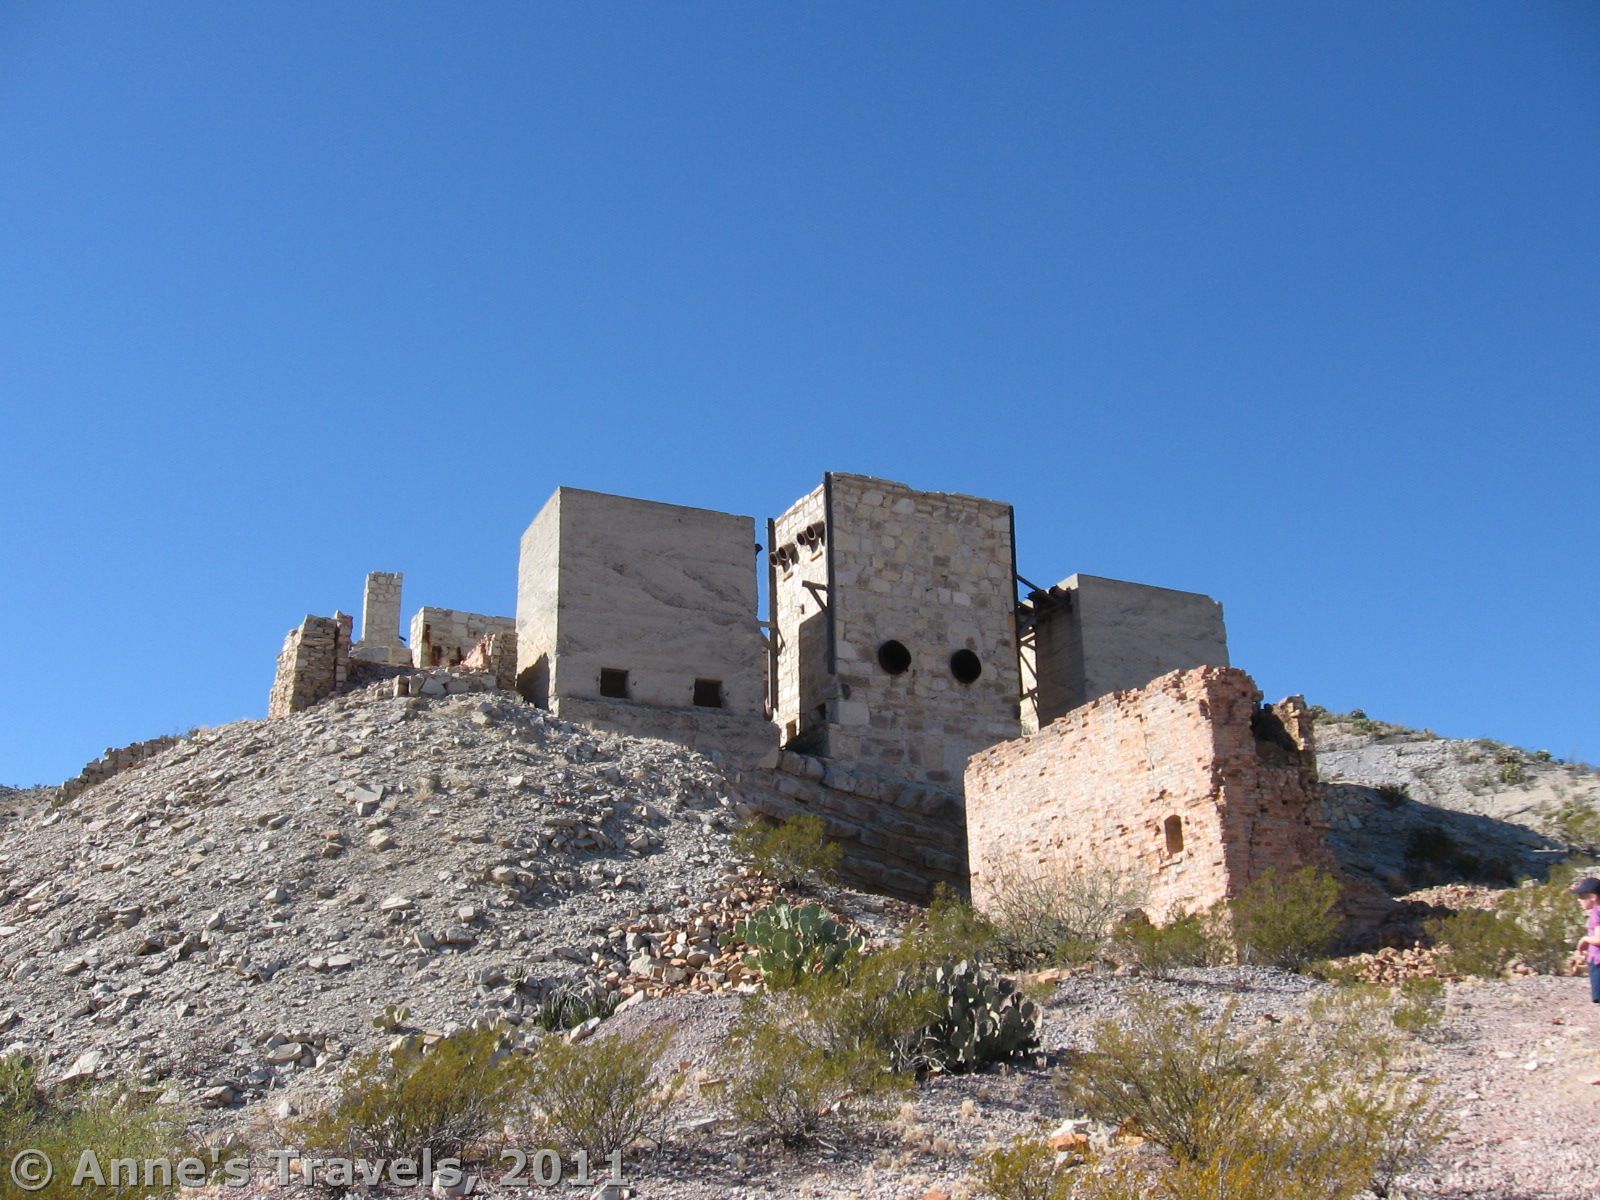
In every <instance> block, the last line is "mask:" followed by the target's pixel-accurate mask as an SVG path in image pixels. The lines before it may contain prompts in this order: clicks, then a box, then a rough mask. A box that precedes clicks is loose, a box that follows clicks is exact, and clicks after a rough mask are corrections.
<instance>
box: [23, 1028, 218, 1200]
mask: <svg viewBox="0 0 1600 1200" xmlns="http://www.w3.org/2000/svg"><path fill="white" fill-rule="evenodd" d="M180 1134H181V1122H180V1120H179V1118H178V1116H177V1115H176V1114H174V1113H172V1112H168V1111H162V1110H159V1109H157V1108H155V1107H154V1106H153V1105H151V1104H149V1103H148V1102H146V1101H144V1100H140V1099H138V1098H136V1097H134V1096H132V1095H130V1094H127V1093H122V1092H116V1093H111V1094H106V1095H94V1094H68V1093H63V1092H59V1091H56V1092H51V1091H47V1090H46V1089H44V1088H43V1087H41V1086H40V1084H39V1078H38V1068H37V1064H35V1063H34V1062H33V1060H32V1059H30V1058H28V1057H27V1056H25V1055H20V1054H11V1055H6V1056H4V1057H0V1147H3V1148H4V1160H3V1161H0V1200H24V1198H25V1197H42V1198H43V1200H66V1198H67V1197H76V1196H80V1195H82V1194H83V1193H84V1192H85V1190H87V1189H88V1188H90V1187H91V1186H92V1190H93V1192H94V1194H95V1195H97V1196H107V1197H114V1198H120V1197H130V1198H131V1197H136V1196H146V1195H150V1196H165V1195H170V1194H171V1193H172V1192H173V1191H174V1190H175V1186H167V1185H166V1183H165V1181H162V1180H160V1179H157V1180H156V1183H157V1186H153V1187H147V1186H145V1183H144V1179H143V1178H136V1179H129V1178H127V1177H126V1176H122V1177H121V1178H122V1182H117V1183H113V1182H111V1180H112V1178H113V1175H112V1170H113V1163H114V1162H116V1161H117V1160H131V1161H134V1162H137V1163H141V1164H142V1163H143V1162H144V1161H145V1160H147V1159H148V1160H152V1161H155V1160H160V1161H164V1162H175V1161H176V1160H178V1159H180V1158H182V1157H183V1153H182V1148H181V1145H180ZM24 1147H26V1148H29V1149H33V1150H38V1151H40V1152H42V1153H43V1154H45V1155H46V1156H48V1158H49V1160H50V1162H51V1163H52V1164H54V1167H55V1174H54V1177H53V1178H52V1179H51V1180H50V1181H49V1182H48V1183H47V1184H45V1185H44V1186H43V1187H41V1188H39V1189H38V1190H29V1189H27V1188H24V1187H23V1186H22V1183H21V1182H19V1180H18V1179H17V1178H16V1177H14V1175H13V1173H12V1171H11V1170H10V1169H9V1168H10V1165H11V1162H10V1160H11V1156H12V1154H14V1153H15V1152H17V1151H19V1150H21V1149H22V1148H24ZM90 1152H92V1154H93V1156H94V1160H95V1161H97V1162H98V1164H99V1167H100V1170H101V1171H102V1172H104V1173H105V1176H106V1180H107V1182H106V1184H105V1186H103V1187H102V1186H98V1185H90V1184H87V1183H86V1184H83V1185H79V1186H78V1187H74V1186H73V1185H72V1176H73V1173H74V1171H75V1169H76V1168H77V1166H78V1164H79V1163H80V1161H83V1156H84V1155H85V1154H86V1153H90ZM207 1165H209V1164H207ZM134 1174H135V1175H139V1174H140V1172H135V1173H134ZM23 1182H25V1180H24V1181H23ZM176 1182H177V1181H173V1183H174V1185H175V1184H176Z"/></svg>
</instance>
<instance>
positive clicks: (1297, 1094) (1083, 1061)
mask: <svg viewBox="0 0 1600 1200" xmlns="http://www.w3.org/2000/svg"><path fill="white" fill-rule="evenodd" d="M1326 1017H1327V1014H1324V1020H1319V1021H1316V1022H1314V1024H1313V1025H1312V1027H1311V1029H1310V1030H1309V1031H1307V1030H1300V1029H1275V1030H1274V1031H1273V1032H1270V1033H1265V1034H1261V1035H1258V1036H1255V1037H1251V1036H1249V1035H1247V1034H1245V1033H1242V1032H1240V1031H1238V1030H1236V1029H1235V1028H1234V1027H1233V1020H1232V1010H1231V1009H1230V1010H1229V1011H1228V1012H1226V1013H1224V1014H1223V1016H1222V1017H1221V1018H1219V1019H1216V1020H1206V1019H1205V1018H1204V1017H1202V1016H1201V1014H1200V1013H1199V1011H1198V1010H1196V1009H1194V1008H1183V1009H1172V1008H1167V1007H1163V1006H1162V1005H1161V1004H1160V1003H1159V1002H1157V1001H1154V1000H1151V999H1145V1000H1142V1001H1141V1002H1139V1003H1137V1004H1136V1006H1135V1008H1134V1012H1133V1014H1132V1016H1131V1018H1130V1020H1129V1021H1128V1023H1127V1024H1123V1025H1119V1024H1116V1023H1113V1022H1106V1023H1102V1024H1101V1025H1100V1026H1098V1027H1096V1029H1095V1031H1094V1035H1093V1041H1092V1044H1091V1047H1090V1049H1089V1050H1088V1051H1087V1052H1086V1053H1085V1054H1083V1055H1081V1056H1080V1057H1079V1059H1078V1061H1077V1062H1076V1064H1075V1065H1074V1069H1073V1070H1072V1072H1071V1074H1069V1075H1068V1076H1067V1078H1066V1081H1065V1084H1064V1098H1065V1099H1066V1100H1067V1102H1068V1103H1070V1104H1073V1105H1075V1106H1078V1107H1081V1108H1083V1109H1084V1110H1085V1111H1087V1112H1088V1113H1089V1115H1090V1116H1091V1117H1094V1118H1096V1119H1098V1120H1102V1121H1106V1122H1112V1123H1116V1124H1118V1125H1121V1126H1124V1127H1127V1128H1132V1129H1135V1130H1137V1131H1138V1132H1140V1133H1142V1134H1144V1135H1145V1136H1147V1137H1149V1138H1151V1139H1153V1140H1154V1141H1156V1142H1158V1143H1160V1144H1161V1145H1162V1146H1163V1147H1165V1148H1166V1149H1167V1151H1168V1152H1169V1153H1170V1154H1171V1155H1172V1157H1173V1159H1174V1160H1175V1163H1176V1165H1175V1167H1174V1168H1173V1169H1172V1170H1170V1171H1168V1172H1162V1173H1160V1174H1158V1175H1156V1176H1153V1177H1152V1176H1148V1175H1141V1174H1138V1173H1137V1172H1136V1173H1135V1174H1129V1173H1128V1172H1127V1171H1121V1172H1117V1171H1113V1172H1110V1173H1108V1174H1105V1175H1102V1176H1099V1177H1098V1178H1096V1177H1094V1176H1092V1175H1091V1176H1086V1186H1087V1188H1088V1190H1087V1191H1085V1192H1083V1193H1081V1194H1083V1195H1089V1196H1104V1197H1111V1196H1120V1195H1135V1194H1145V1195H1150V1194H1154V1195H1163V1196H1168V1195H1170V1196H1173V1197H1178V1196H1183V1197H1188V1196H1193V1195H1226V1196H1229V1197H1230V1198H1231V1197H1256V1196H1259V1197H1262V1198H1263V1200H1265V1198H1266V1197H1269V1196H1270V1197H1287V1196H1294V1197H1301V1196H1304V1197H1307V1198H1309V1197H1312V1196H1317V1197H1331V1198H1334V1200H1346V1198H1349V1197H1353V1196H1356V1195H1357V1194H1359V1193H1360V1192H1362V1191H1363V1190H1367V1189H1371V1190H1373V1191H1376V1192H1377V1193H1378V1194H1379V1195H1383V1194H1386V1192H1387V1190H1388V1188H1389V1186H1390V1185H1391V1184H1392V1182H1393V1180H1394V1178H1395V1177H1396V1176H1397V1175H1399V1174H1401V1173H1403V1172H1404V1171H1405V1170H1407V1169H1409V1168H1410V1167H1411V1166H1413V1165H1415V1164H1416V1163H1417V1162H1418V1161H1420V1159H1421V1158H1423V1157H1424V1156H1426V1154H1427V1153H1429V1152H1430V1151H1431V1150H1432V1149H1433V1148H1434V1147H1435V1146H1437V1145H1438V1144H1439V1142H1440V1141H1442V1140H1443V1138H1444V1137H1445V1136H1446V1135H1447V1134H1448V1132H1449V1129H1450V1121H1449V1114H1448V1113H1447V1112H1446V1110H1445V1109H1444V1107H1443V1104H1442V1102H1440V1101H1439V1100H1437V1099H1436V1097H1435V1095H1434V1092H1433V1090H1432V1087H1431V1085H1430V1084H1428V1083H1426V1082H1418V1081H1416V1080H1414V1079H1413V1078H1412V1077H1411V1076H1410V1074H1409V1072H1408V1071H1406V1070H1405V1069H1404V1068H1403V1067H1400V1066H1398V1065H1397V1064H1396V1062H1395V1055H1394V1053H1393V1042H1392V1039H1390V1038H1387V1037H1376V1038H1374V1036H1373V1035H1371V1034H1370V1033H1369V1032H1366V1031H1363V1030H1362V1029H1361V1028H1359V1026H1360V1023H1361V1021H1362V1020H1364V1019H1365V1018H1364V1017H1363V1016H1361V1015H1360V1014H1359V1013H1356V1014H1354V1015H1352V1014H1351V1013H1348V1012H1347V1013H1345V1014H1342V1016H1341V1015H1340V1014H1335V1017H1336V1019H1335V1020H1334V1021H1333V1022H1332V1024H1333V1026H1334V1028H1333V1029H1332V1031H1331V1033H1332V1036H1331V1037H1328V1036H1327V1035H1328V1033H1329V1032H1330V1031H1328V1030H1326V1029H1325V1028H1324V1024H1325V1021H1326ZM1308 1033H1309V1034H1311V1035H1313V1036H1308ZM1138 1179H1142V1180H1143V1182H1144V1183H1145V1184H1146V1185H1147V1186H1146V1187H1145V1189H1144V1190H1142V1191H1139V1190H1135V1191H1131V1192H1130V1191H1128V1190H1127V1189H1128V1188H1129V1187H1132V1186H1134V1185H1135V1182H1136V1180H1138ZM1286 1181H1292V1182H1286ZM1103 1189H1110V1190H1103ZM1119 1189H1120V1190H1119ZM1285 1189H1287V1190H1285Z"/></svg>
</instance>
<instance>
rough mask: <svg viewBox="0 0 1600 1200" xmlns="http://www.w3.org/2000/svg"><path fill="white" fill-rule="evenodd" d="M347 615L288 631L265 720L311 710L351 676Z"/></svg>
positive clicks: (312, 620)
mask: <svg viewBox="0 0 1600 1200" xmlns="http://www.w3.org/2000/svg"><path fill="white" fill-rule="evenodd" d="M352 624H353V620H352V618H351V617H350V616H349V614H347V613H334V615H333V616H331V617H307V618H306V619H305V620H304V621H302V622H301V623H300V627H299V628H298V629H291V630H290V631H289V635H288V637H286V638H285V639H284V641H283V650H282V651H281V652H280V653H279V654H278V672H277V677H276V678H275V679H274V680H273V683H272V694H271V696H270V697H269V698H268V701H267V716H268V717H286V716H288V715H289V714H290V713H297V712H300V711H301V710H302V709H307V708H310V707H311V706H312V705H313V704H316V703H317V702H318V701H320V700H326V699H327V698H328V697H329V696H331V695H333V694H334V693H335V692H337V691H340V690H341V689H342V688H343V687H344V686H345V684H346V682H347V681H348V679H349V676H350V633H351V626H352Z"/></svg>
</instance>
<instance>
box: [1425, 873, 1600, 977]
mask: <svg viewBox="0 0 1600 1200" xmlns="http://www.w3.org/2000/svg"><path fill="white" fill-rule="evenodd" d="M1582 869H1589V868H1583V867H1579V866H1576V865H1573V866H1568V867H1565V868H1558V869H1557V870H1556V871H1553V872H1552V873H1551V878H1550V881H1549V882H1548V883H1545V884H1524V885H1523V886H1522V887H1520V888H1516V889H1514V890H1512V891H1509V892H1507V893H1505V894H1504V895H1503V896H1501V897H1500V898H1499V902H1498V903H1497V904H1496V906H1495V907H1494V908H1492V909H1470V908H1469V909H1463V910H1462V911H1461V912H1458V913H1456V914H1454V915H1453V916H1449V917H1441V918H1436V919H1434V920H1431V921H1426V922H1424V923H1423V929H1424V931H1425V932H1426V933H1427V935H1428V937H1429V938H1431V939H1432V940H1433V941H1434V942H1435V943H1437V944H1439V945H1440V946H1442V947H1444V950H1445V954H1444V959H1443V964H1442V965H1443V966H1444V968H1445V969H1446V970H1448V971H1450V972H1452V973H1455V974H1459V975H1491V976H1492V975H1500V974H1503V973H1504V972H1505V970H1506V969H1507V968H1508V967H1509V966H1511V965H1512V964H1513V963H1520V964H1522V965H1524V966H1526V967H1528V968H1530V969H1531V970H1534V971H1537V972H1541V973H1551V972H1555V971H1560V970H1562V969H1563V968H1564V967H1566V965H1567V964H1568V963H1569V962H1570V961H1571V957H1572V947H1573V944H1574V942H1576V940H1577V938H1578V931H1579V930H1580V929H1581V928H1582V920H1581V914H1580V913H1579V911H1578V908H1577V906H1576V905H1575V904H1573V902H1572V897H1571V896H1570V895H1568V894H1567V886H1568V884H1570V883H1571V881H1572V880H1573V879H1574V878H1575V877H1576V875H1577V873H1578V871H1579V870H1582Z"/></svg>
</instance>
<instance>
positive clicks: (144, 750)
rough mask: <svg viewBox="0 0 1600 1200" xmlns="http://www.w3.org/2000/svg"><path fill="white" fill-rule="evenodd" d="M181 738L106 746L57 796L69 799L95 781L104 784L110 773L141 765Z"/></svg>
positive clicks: (172, 745)
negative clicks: (103, 751)
mask: <svg viewBox="0 0 1600 1200" xmlns="http://www.w3.org/2000/svg"><path fill="white" fill-rule="evenodd" d="M181 741H183V739H182V738H181V737H158V738H151V739H150V740H149V741H146V742H135V743H133V745H131V746H119V747H117V748H115V749H107V750H106V752H105V753H104V754H102V755H101V756H100V757H99V758H97V759H95V760H94V761H93V762H91V763H88V764H87V765H85V766H84V768H83V770H81V771H79V772H78V773H77V774H76V775H74V776H73V777H72V778H71V779H69V780H67V781H66V782H65V783H63V784H62V785H61V788H60V796H61V799H63V800H71V799H74V798H75V797H77V796H81V795H82V794H83V793H84V792H86V791H87V790H88V789H90V788H92V787H93V786H94V785H95V784H97V783H104V782H105V781H106V780H108V779H110V778H111V777H112V776H113V775H120V774H122V772H124V771H131V770H132V769H133V768H134V767H138V766H143V765H144V764H145V763H147V762H149V761H150V760H151V759H152V758H154V757H155V756H156V755H158V754H160V753H161V752H162V751H163V750H170V749H172V747H174V746H176V745H177V744H178V743H179V742H181Z"/></svg>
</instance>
